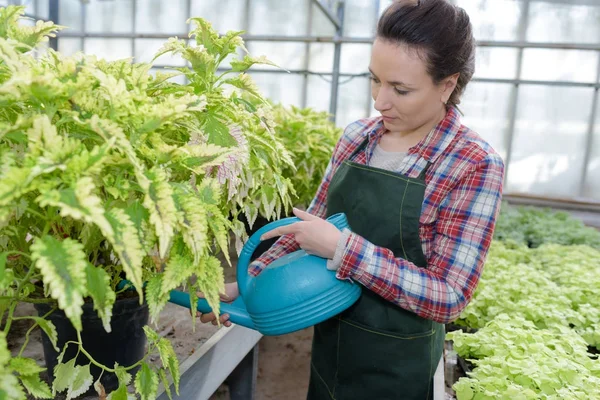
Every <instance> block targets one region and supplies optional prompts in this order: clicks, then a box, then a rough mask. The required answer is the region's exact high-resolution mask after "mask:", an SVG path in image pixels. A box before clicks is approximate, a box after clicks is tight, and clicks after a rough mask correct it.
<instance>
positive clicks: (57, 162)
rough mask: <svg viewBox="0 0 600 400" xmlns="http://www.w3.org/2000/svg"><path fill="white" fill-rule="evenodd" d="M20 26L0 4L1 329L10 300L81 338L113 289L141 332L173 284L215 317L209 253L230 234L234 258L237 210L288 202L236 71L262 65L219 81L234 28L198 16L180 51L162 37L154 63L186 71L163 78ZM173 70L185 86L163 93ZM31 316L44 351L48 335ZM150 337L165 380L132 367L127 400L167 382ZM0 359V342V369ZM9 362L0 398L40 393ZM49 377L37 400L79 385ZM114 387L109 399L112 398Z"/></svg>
mask: <svg viewBox="0 0 600 400" xmlns="http://www.w3.org/2000/svg"><path fill="white" fill-rule="evenodd" d="M23 14H24V7H14V6H10V7H6V8H0V104H1V111H0V272H1V274H0V297H1V298H2V299H3V300H0V319H2V318H8V319H9V320H10V317H9V315H12V313H11V312H10V310H11V307H13V306H14V304H16V302H20V301H36V302H40V301H51V302H55V304H56V305H57V306H58V307H59V308H60V309H62V310H63V311H64V312H65V313H66V315H67V317H68V318H69V319H70V321H71V322H72V324H73V326H74V327H75V329H76V330H77V331H79V332H80V331H81V330H82V325H81V315H82V305H83V304H84V301H85V299H86V298H88V299H89V300H91V301H93V304H94V310H95V311H96V312H97V313H98V315H99V317H100V318H101V319H102V322H103V325H104V328H105V329H106V330H107V331H109V330H110V329H111V325H110V320H111V316H112V307H113V304H114V303H115V301H116V299H117V289H116V288H117V285H118V284H119V282H120V281H121V280H122V279H123V278H126V279H127V280H128V281H129V282H131V286H132V287H133V288H134V289H135V290H136V291H137V293H138V295H139V299H140V302H144V301H145V302H146V303H147V304H148V306H149V309H150V314H151V315H152V317H153V320H156V319H157V318H158V316H159V314H160V311H161V310H162V309H163V307H164V305H165V304H166V302H167V301H168V298H169V291H171V290H172V289H175V288H179V287H181V286H185V285H186V284H187V285H189V286H188V287H187V288H185V289H186V290H188V291H190V292H191V293H194V294H193V295H192V297H193V298H195V297H194V296H195V291H197V290H201V291H203V292H204V293H205V295H206V298H207V300H208V302H209V303H210V305H211V306H212V307H213V309H214V310H215V311H217V312H218V309H219V308H218V307H219V291H221V290H222V288H223V271H222V268H223V266H222V265H221V263H220V262H219V259H218V258H216V255H217V253H222V254H223V255H224V257H225V259H226V260H227V261H228V262H229V263H230V260H229V249H228V246H229V235H230V233H232V232H233V233H235V234H236V236H237V239H238V240H237V247H238V248H239V246H240V244H241V240H244V239H245V238H246V236H245V232H243V229H240V227H241V226H242V225H241V224H240V222H239V221H238V220H237V216H238V215H239V213H246V214H247V216H250V217H252V216H254V215H255V214H256V213H262V214H264V215H265V216H268V217H274V216H276V215H279V213H280V212H281V211H282V210H284V209H287V208H289V206H291V204H292V203H291V195H292V194H293V190H292V188H291V185H290V181H289V180H288V179H287V178H286V177H285V176H284V175H283V171H284V169H285V168H288V167H292V166H293V163H292V160H291V158H290V155H289V153H288V152H287V150H286V149H285V147H284V145H283V141H282V140H281V138H279V137H278V136H277V135H276V134H275V132H274V130H273V126H274V124H273V116H272V112H271V106H270V105H269V104H268V102H266V100H265V99H263V98H262V97H261V94H260V91H259V90H258V88H257V87H256V85H255V84H254V83H253V82H252V80H251V78H250V76H249V75H247V74H246V73H245V72H246V71H247V70H248V69H249V68H250V67H251V66H252V65H255V64H272V63H271V62H270V61H268V60H267V59H266V58H264V57H251V56H249V55H246V56H244V57H242V58H241V59H239V60H233V61H232V62H231V67H232V68H231V70H230V71H227V72H224V73H221V72H220V70H219V68H220V66H221V64H222V63H223V62H224V60H225V59H226V58H228V57H229V56H230V55H232V54H235V53H236V52H237V49H238V48H241V49H243V50H245V48H244V46H243V41H242V39H241V37H240V34H241V32H229V33H227V34H225V35H223V36H220V35H219V34H217V32H216V31H215V30H214V29H213V28H212V27H211V25H210V23H209V22H207V21H205V20H203V19H199V18H192V19H191V21H190V22H192V23H193V24H194V28H193V29H192V32H191V37H193V38H194V39H195V40H194V41H195V44H188V43H187V41H183V40H179V39H176V38H174V39H169V40H168V41H166V43H165V45H164V46H163V47H162V48H161V49H160V51H159V54H163V53H171V54H175V55H178V56H181V57H182V58H183V59H185V60H187V61H189V65H190V67H183V68H179V69H178V70H176V71H174V73H169V72H159V73H157V74H154V75H153V74H151V73H150V70H151V69H152V65H151V64H148V63H132V62H131V61H130V60H119V61H111V62H109V61H105V60H102V59H98V58H97V57H94V56H91V55H84V54H77V55H74V56H70V57H66V56H64V55H62V54H60V53H58V52H56V51H54V50H52V49H49V50H47V51H46V52H45V53H44V54H38V53H36V52H35V48H36V45H37V44H39V43H40V42H42V41H45V40H47V39H48V37H52V36H53V35H54V34H55V32H56V31H57V30H58V29H61V28H62V27H59V26H56V25H54V24H52V23H51V22H37V23H36V24H35V25H34V26H25V25H23V24H21V23H20V22H19V19H20V18H21V17H22V16H23ZM174 74H179V75H184V76H186V78H187V81H188V82H189V83H188V84H178V83H174V82H172V80H170V77H172V76H174ZM245 96H251V97H252V99H253V100H254V101H255V103H252V102H249V101H247V100H246V99H245ZM273 182H275V185H273ZM35 283H37V284H35ZM36 318H38V317H36ZM32 319H33V320H34V322H35V323H37V324H38V325H39V326H40V327H41V329H43V330H44V332H46V334H47V335H48V336H49V337H50V338H51V341H52V342H53V344H54V345H56V343H57V341H56V339H57V338H56V330H55V329H54V327H53V326H52V325H50V324H49V323H48V321H46V320H44V319H43V318H38V319H34V318H32ZM5 320H6V319H5ZM4 329H5V330H6V331H8V330H9V329H10V323H7V324H6V326H5V328H4ZM0 333H2V331H0ZM4 333H6V332H4ZM161 340H162V339H161ZM161 340H158V341H154V342H156V346H157V348H158V350H159V353H160V355H161V359H163V362H164V363H166V364H165V368H164V369H162V370H154V369H153V368H152V367H150V366H149V365H146V364H143V363H142V362H140V363H138V364H139V366H141V369H140V372H139V373H138V374H137V375H136V376H135V377H131V376H130V377H129V379H125V377H126V375H127V374H126V372H124V373H122V374H121V375H122V376H121V378H123V379H122V380H123V382H124V381H128V383H129V381H131V380H132V379H133V382H134V386H135V387H136V389H137V391H138V394H139V395H141V397H142V398H154V396H155V394H156V388H157V385H158V379H159V378H161V379H163V378H164V377H165V376H166V371H169V373H170V374H171V375H172V377H173V379H174V380H175V381H176V382H177V383H178V379H179V377H178V364H177V359H176V357H175V356H174V353H172V352H171V351H170V350H169V348H168V346H167V344H166V343H167V342H164V341H161ZM71 345H73V344H71ZM75 345H76V344H75ZM79 345H80V346H84V345H85V344H81V343H80V344H79ZM2 350H3V348H2V342H1V340H0V362H1V361H2V360H1V352H2ZM63 350H64V349H63ZM19 362H20V361H15V364H14V365H13V366H12V367H10V366H8V365H9V364H8V362H5V363H4V364H3V365H5V366H7V367H6V368H8V370H10V371H12V372H10V373H8V374H4V373H3V372H1V373H0V391H2V390H5V387H7V385H8V384H9V383H10V384H11V385H12V384H16V385H17V388H11V389H10V390H12V391H10V392H9V391H7V390H8V389H6V390H5V391H4V392H0V394H2V393H8V394H7V398H8V399H14V398H23V396H24V393H25V391H24V390H23V388H25V389H26V391H28V392H29V393H30V394H32V395H34V396H38V397H40V396H45V395H47V394H48V391H47V390H46V389H47V388H46V387H44V386H43V385H40V383H39V382H38V380H37V379H38V378H37V377H36V376H35V374H37V372H36V373H33V372H32V373H29V372H28V373H25V372H23V373H21V372H20V371H25V369H24V368H25V367H23V365H25V364H23V365H21V364H19ZM106 367H107V368H109V367H110V368H112V366H106ZM124 367H130V366H124ZM11 368H12V369H11ZM19 368H21V370H19ZM28 371H30V372H31V371H32V370H28ZM119 371H120V370H119ZM51 372H52V373H54V374H55V378H56V379H55V381H54V386H53V388H52V395H54V394H56V393H57V392H60V391H67V397H75V396H77V395H78V394H80V393H82V392H83V391H85V390H87V389H88V388H89V387H90V385H91V378H90V375H89V368H88V367H87V366H81V365H75V364H74V360H69V361H66V362H62V357H61V363H60V364H59V366H58V367H57V369H56V370H55V371H51ZM121 372H123V371H121ZM13 378H15V379H16V380H15V379H13ZM121 378H120V380H121ZM7 382H8V383H7ZM19 382H20V386H19ZM123 382H121V386H120V387H119V389H118V390H117V391H116V392H115V393H114V395H113V396H114V397H115V398H118V397H119V396H121V397H123V396H126V392H127V390H126V388H125V385H127V383H123Z"/></svg>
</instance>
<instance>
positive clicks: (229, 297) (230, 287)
mask: <svg viewBox="0 0 600 400" xmlns="http://www.w3.org/2000/svg"><path fill="white" fill-rule="evenodd" d="M196 294H197V295H198V297H199V298H201V299H203V298H204V293H202V292H197V293H196ZM239 295H240V292H239V290H238V284H237V282H231V283H226V284H225V293H221V294H220V295H219V296H220V298H221V301H222V302H225V303H231V302H232V301H234V300H235V299H237V297H238V296H239ZM196 316H197V317H199V318H200V321H201V322H202V323H205V324H206V323H208V322H210V323H212V324H213V325H217V316H216V315H215V313H214V312H210V313H206V314H202V313H201V312H200V311H196ZM219 321H220V322H221V323H222V324H223V325H225V326H227V327H229V326H231V321H229V314H221V315H220V316H219Z"/></svg>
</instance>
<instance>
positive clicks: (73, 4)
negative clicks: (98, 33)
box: [58, 0, 83, 32]
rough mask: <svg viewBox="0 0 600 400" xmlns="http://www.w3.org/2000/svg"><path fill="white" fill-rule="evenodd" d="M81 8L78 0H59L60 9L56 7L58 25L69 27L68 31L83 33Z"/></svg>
mask: <svg viewBox="0 0 600 400" xmlns="http://www.w3.org/2000/svg"><path fill="white" fill-rule="evenodd" d="M81 8H82V4H81V1H80V0H61V2H60V7H58V21H59V23H60V25H63V26H67V27H69V28H70V29H69V31H79V32H81V31H83V18H82V16H81Z"/></svg>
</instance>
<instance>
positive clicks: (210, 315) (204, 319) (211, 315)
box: [200, 312, 217, 324]
mask: <svg viewBox="0 0 600 400" xmlns="http://www.w3.org/2000/svg"><path fill="white" fill-rule="evenodd" d="M216 319H217V318H216V317H215V313H214V312H210V313H206V314H202V315H201V316H200V321H201V322H202V323H205V324H206V323H207V322H210V321H215V320H216Z"/></svg>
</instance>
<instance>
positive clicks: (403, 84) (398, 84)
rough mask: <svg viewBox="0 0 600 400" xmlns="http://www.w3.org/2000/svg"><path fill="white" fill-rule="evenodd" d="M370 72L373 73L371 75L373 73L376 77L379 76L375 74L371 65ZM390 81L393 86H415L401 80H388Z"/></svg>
mask: <svg viewBox="0 0 600 400" xmlns="http://www.w3.org/2000/svg"><path fill="white" fill-rule="evenodd" d="M369 72H370V73H371V75H373V76H374V77H377V75H376V74H375V72H373V70H372V69H371V68H370V67H369ZM388 83H389V84H390V85H392V86H404V87H407V88H414V87H413V86H411V85H408V84H406V83H404V82H400V81H391V82H388Z"/></svg>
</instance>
